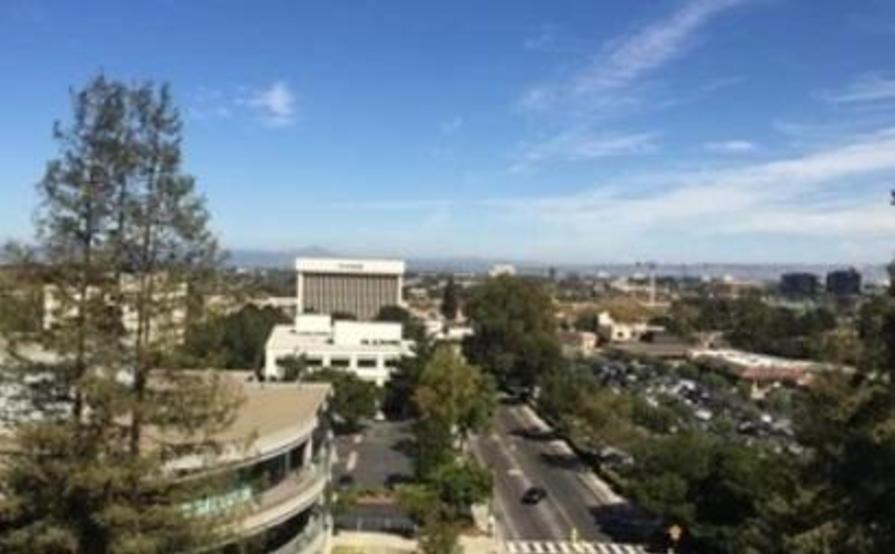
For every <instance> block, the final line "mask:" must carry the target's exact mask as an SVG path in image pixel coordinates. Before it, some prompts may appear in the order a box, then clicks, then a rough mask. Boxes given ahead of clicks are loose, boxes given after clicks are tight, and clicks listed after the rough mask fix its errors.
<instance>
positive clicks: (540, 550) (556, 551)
mask: <svg viewBox="0 0 895 554" xmlns="http://www.w3.org/2000/svg"><path fill="white" fill-rule="evenodd" d="M502 544H503V549H502V550H503V551H504V552H506V553H507V554H646V550H644V548H643V547H641V546H636V545H633V544H621V543H611V542H571V541H534V540H531V541H525V540H517V541H504V542H503V543H502Z"/></svg>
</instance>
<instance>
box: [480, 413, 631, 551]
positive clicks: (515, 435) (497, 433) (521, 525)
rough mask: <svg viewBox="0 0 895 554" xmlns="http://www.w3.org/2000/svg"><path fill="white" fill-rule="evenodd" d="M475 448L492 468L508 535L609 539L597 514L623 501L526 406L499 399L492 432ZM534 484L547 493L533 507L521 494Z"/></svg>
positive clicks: (508, 537) (500, 518) (514, 537)
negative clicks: (598, 520) (525, 502)
mask: <svg viewBox="0 0 895 554" xmlns="http://www.w3.org/2000/svg"><path fill="white" fill-rule="evenodd" d="M473 451H474V453H475V454H476V456H477V457H478V458H479V459H480V461H482V462H483V463H484V464H486V465H487V466H488V467H490V468H491V469H492V471H493V472H494V478H495V485H496V486H495V489H496V491H495V502H496V507H495V508H496V511H497V513H498V521H499V522H500V524H501V527H502V530H503V534H504V539H505V540H508V541H513V540H515V541H519V540H539V541H568V540H570V539H572V538H573V536H574V538H577V539H578V540H581V541H597V542H601V541H606V540H608V538H607V537H606V536H605V535H604V534H603V533H602V532H601V531H600V528H599V526H598V525H597V524H596V515H597V514H598V513H599V512H600V511H601V510H604V509H606V507H607V506H609V505H617V504H618V503H620V502H622V501H623V500H622V499H621V498H620V497H618V496H617V495H615V494H614V493H613V492H612V491H611V490H609V488H608V486H606V485H605V483H603V482H602V481H600V480H599V479H597V478H596V476H594V474H593V473H592V472H591V470H590V469H589V468H588V467H587V466H586V465H585V464H584V463H583V462H582V461H581V460H580V459H579V458H578V457H577V456H575V455H574V454H573V453H572V451H571V450H570V449H569V448H568V445H566V444H565V443H564V442H562V441H560V440H557V439H556V438H555V437H554V436H553V435H552V433H550V432H549V429H547V428H546V427H545V426H544V424H543V422H541V421H540V420H539V419H538V418H537V417H536V416H535V415H534V412H533V411H532V410H531V409H530V408H529V407H528V406H526V405H523V404H507V403H505V404H501V406H500V407H499V408H498V410H497V413H496V414H495V418H494V426H493V429H492V431H491V432H490V433H489V434H487V435H483V436H480V437H477V438H476V439H474V441H473ZM533 485H537V486H541V487H544V488H545V489H546V490H547V498H546V499H544V500H543V501H541V502H540V503H539V504H537V505H535V506H531V505H526V504H523V503H522V502H521V501H520V498H521V496H522V494H523V493H524V492H525V490H526V489H527V488H528V487H530V486H533ZM573 529H575V531H573Z"/></svg>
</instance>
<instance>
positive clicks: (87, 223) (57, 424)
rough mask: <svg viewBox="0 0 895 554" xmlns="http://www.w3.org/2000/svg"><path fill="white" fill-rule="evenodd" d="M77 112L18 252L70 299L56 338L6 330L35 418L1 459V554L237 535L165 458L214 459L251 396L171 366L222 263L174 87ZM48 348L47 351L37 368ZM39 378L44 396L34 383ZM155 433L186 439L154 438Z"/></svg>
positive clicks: (10, 370) (102, 101)
mask: <svg viewBox="0 0 895 554" xmlns="http://www.w3.org/2000/svg"><path fill="white" fill-rule="evenodd" d="M72 108H73V116H72V119H71V121H70V122H68V123H66V124H62V123H57V124H56V126H55V129H54V134H53V136H54V138H55V139H56V142H57V143H58V145H59V153H58V156H57V157H56V158H54V159H52V160H51V161H50V162H49V163H48V164H47V167H46V171H45V173H44V176H43V178H42V179H41V181H40V183H39V184H38V187H37V191H38V195H39V197H40V201H41V203H40V208H39V211H38V214H37V217H36V218H35V221H36V227H37V229H36V249H35V251H36V253H35V254H34V255H30V256H29V255H24V254H23V250H22V249H21V248H19V249H17V250H16V251H13V252H12V254H11V256H12V257H13V258H14V260H15V262H16V263H17V264H19V265H20V267H24V268H28V266H29V265H30V264H34V263H35V261H36V260H39V261H40V264H39V265H40V268H39V271H38V270H37V269H34V270H33V271H32V270H29V271H26V274H32V275H36V274H37V273H40V274H41V275H42V276H43V278H44V279H45V281H43V283H45V284H47V286H48V290H49V291H50V292H51V293H52V294H53V296H54V298H55V299H56V301H57V305H56V307H55V308H54V309H52V310H51V315H52V316H53V317H54V319H55V321H56V323H55V324H54V325H52V326H50V328H48V329H45V330H42V331H41V332H40V333H32V334H26V335H23V334H21V333H16V334H7V335H5V336H4V339H6V347H7V348H8V349H9V350H11V351H12V352H13V354H14V355H13V356H11V357H10V359H11V360H15V363H10V364H9V365H8V366H7V367H6V368H4V369H5V371H4V374H3V377H4V379H6V380H8V381H11V382H12V385H11V386H18V387H20V388H19V389H18V390H22V391H23V396H24V398H23V400H24V401H25V404H26V408H25V409H26V411H27V412H28V417H23V418H19V419H17V420H16V421H15V422H13V425H14V429H13V430H14V437H13V446H12V452H13V453H12V454H9V455H8V456H7V457H6V459H5V460H4V463H3V464H0V498H2V500H0V529H2V530H3V532H2V533H0V550H2V551H3V552H34V551H39V552H89V553H104V552H173V551H185V550H190V549H193V548H196V547H198V546H199V545H203V544H208V542H209V541H211V540H213V538H212V537H211V535H214V534H216V533H217V532H218V531H220V530H222V529H223V527H222V526H221V525H220V524H221V523H222V522H221V521H220V519H219V517H218V515H208V516H207V517H205V516H202V517H200V516H197V515H196V514H191V513H189V511H188V510H186V509H184V506H188V505H189V504H190V503H191V502H194V501H196V500H199V499H201V498H203V497H204V496H205V495H208V494H211V493H213V490H212V489H209V488H208V487H205V486H200V483H199V482H197V483H196V484H195V485H194V486H191V487H183V486H177V484H176V483H175V482H172V480H171V476H170V474H169V473H166V471H165V464H166V463H168V462H169V461H170V460H171V459H172V458H174V457H177V456H189V455H196V456H204V455H207V454H209V453H211V452H214V451H215V449H216V448H217V447H218V446H219V445H218V443H217V441H215V440H214V437H215V436H216V433H218V432H220V431H221V430H223V429H225V428H226V427H227V426H228V425H229V424H230V423H231V422H232V419H233V417H234V415H235V413H236V410H237V409H238V407H239V403H240V398H239V395H238V394H237V392H236V391H234V390H233V389H232V387H227V386H225V383H226V382H225V381H223V380H220V379H217V378H215V377H214V376H213V375H211V374H208V375H206V374H198V375H197V374H184V373H182V372H177V371H168V370H164V369H159V368H158V362H159V361H160V360H161V359H162V358H163V354H164V353H166V352H168V351H169V350H170V349H171V348H173V344H175V343H176V342H177V341H179V340H180V337H181V333H180V331H179V329H180V324H181V323H182V321H180V320H179V318H177V317H176V314H179V313H183V311H184V310H185V309H186V306H185V304H186V299H187V294H186V292H185V291H187V290H190V289H191V288H193V287H198V286H201V283H202V281H203V280H204V279H206V278H207V277H208V276H209V275H210V274H211V273H213V272H214V270H215V268H216V266H217V262H218V261H219V255H218V252H217V248H216V242H215V240H214V237H213V236H212V234H211V232H210V231H209V229H208V220H209V214H208V212H207V211H206V209H205V206H204V202H203V200H202V197H201V196H200V195H199V194H198V192H197V191H196V189H195V184H194V180H193V178H192V177H191V176H189V175H187V174H185V173H184V172H183V171H182V168H181V165H182V155H181V148H180V146H181V142H182V134H181V122H180V117H179V115H178V112H177V109H176V108H175V106H174V104H173V102H172V98H171V95H170V93H169V91H168V88H167V87H166V86H162V87H157V86H155V85H153V84H151V83H146V84H138V85H134V86H129V85H125V84H123V83H120V82H117V81H113V80H109V79H107V78H105V77H104V76H102V75H100V76H99V77H97V78H95V79H93V80H92V81H91V82H90V83H88V85H87V86H86V87H85V88H84V89H82V90H80V91H77V92H74V93H73V95H72ZM7 308H9V307H8V306H0V309H2V310H4V313H3V314H2V315H3V318H4V319H6V318H7V317H10V314H9V313H8V312H7V311H5V310H6V309H7ZM0 329H8V327H5V326H0ZM19 346H24V347H25V348H21V349H20V348H19ZM35 347H36V349H37V350H39V351H41V352H43V353H46V354H47V355H46V356H41V357H40V358H39V359H38V358H31V357H30V356H29V353H30V352H34V350H35ZM35 376H39V381H40V382H41V383H42V384H43V385H44V386H42V387H39V389H40V390H38V389H35V388H32V387H29V386H27V383H28V382H33V381H29V377H30V378H34V377H35ZM45 393H46V394H45ZM150 427H151V428H152V429H153V433H154V434H155V436H159V435H162V434H165V433H177V434H178V435H179V436H181V437H182V442H181V443H180V444H178V447H177V448H176V449H165V448H160V447H159V446H157V445H154V444H152V443H147V441H146V440H145V438H146V435H147V429H148V428H150Z"/></svg>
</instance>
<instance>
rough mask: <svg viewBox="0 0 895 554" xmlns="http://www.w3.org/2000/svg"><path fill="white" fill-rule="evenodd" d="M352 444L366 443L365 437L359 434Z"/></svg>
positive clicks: (355, 436)
mask: <svg viewBox="0 0 895 554" xmlns="http://www.w3.org/2000/svg"><path fill="white" fill-rule="evenodd" d="M352 442H354V444H360V443H362V442H364V436H363V435H361V434H360V433H358V434H356V435H354V439H352Z"/></svg>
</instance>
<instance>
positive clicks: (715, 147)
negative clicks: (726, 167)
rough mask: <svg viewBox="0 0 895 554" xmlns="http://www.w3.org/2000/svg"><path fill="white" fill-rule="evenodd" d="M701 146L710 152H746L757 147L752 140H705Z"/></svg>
mask: <svg viewBox="0 0 895 554" xmlns="http://www.w3.org/2000/svg"><path fill="white" fill-rule="evenodd" d="M703 146H705V149H706V150H709V151H710V152H718V153H720V154H745V153H747V152H753V151H755V150H756V149H757V148H758V147H757V146H756V145H755V143H754V142H750V141H748V140H723V141H718V142H707V143H705V144H704V145H703Z"/></svg>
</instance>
